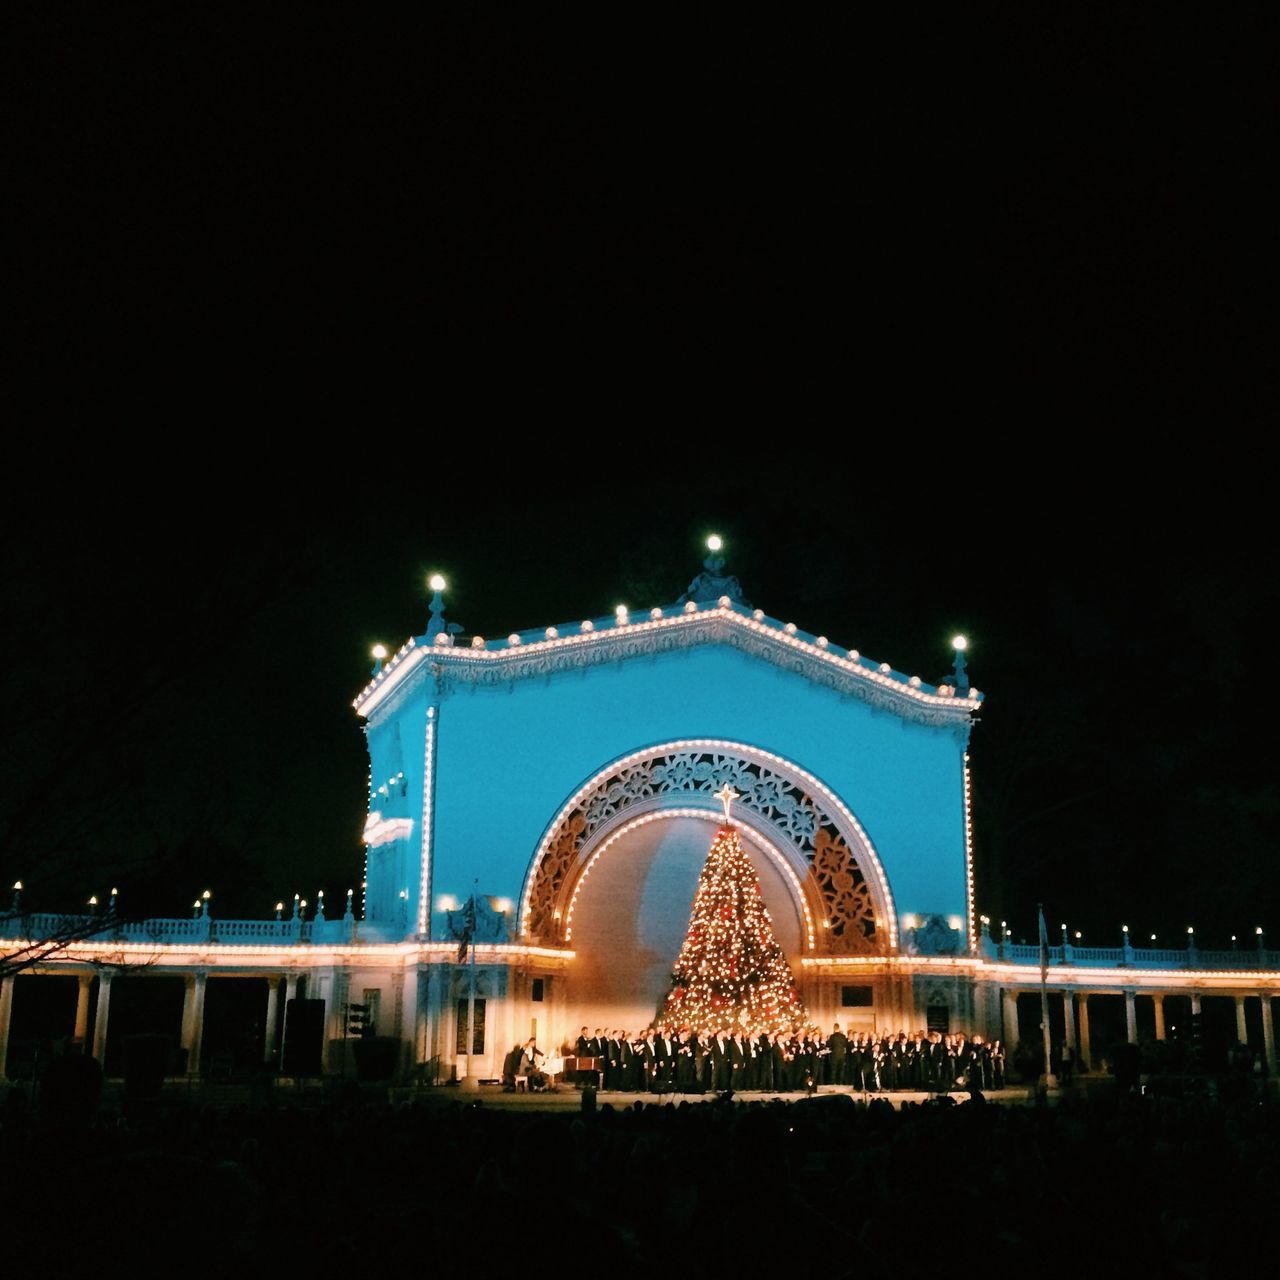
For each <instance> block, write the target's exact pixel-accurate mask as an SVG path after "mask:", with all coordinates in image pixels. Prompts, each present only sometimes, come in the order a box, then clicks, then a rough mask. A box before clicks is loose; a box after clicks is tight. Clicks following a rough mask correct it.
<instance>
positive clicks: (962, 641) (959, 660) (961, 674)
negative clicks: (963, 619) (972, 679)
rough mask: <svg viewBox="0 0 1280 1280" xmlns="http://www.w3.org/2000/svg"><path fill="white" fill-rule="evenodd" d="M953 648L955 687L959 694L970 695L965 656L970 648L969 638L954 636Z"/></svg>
mask: <svg viewBox="0 0 1280 1280" xmlns="http://www.w3.org/2000/svg"><path fill="white" fill-rule="evenodd" d="M951 647H952V648H953V649H954V650H955V654H956V661H955V677H956V679H955V685H956V692H957V693H968V691H969V673H968V671H967V670H966V669H965V661H964V655H965V650H966V649H968V647H969V637H968V636H952V637H951Z"/></svg>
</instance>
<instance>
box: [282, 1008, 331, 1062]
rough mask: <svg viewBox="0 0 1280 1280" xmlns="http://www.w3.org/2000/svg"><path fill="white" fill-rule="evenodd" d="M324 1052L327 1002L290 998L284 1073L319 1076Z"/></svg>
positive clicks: (285, 1027) (286, 1026)
mask: <svg viewBox="0 0 1280 1280" xmlns="http://www.w3.org/2000/svg"><path fill="white" fill-rule="evenodd" d="M323 1053H324V1001H323V1000H290V1001H289V1002H288V1003H287V1004H286V1005H285V1007H284V1074H285V1075H287V1076H318V1075H320V1063H321V1060H322V1057H323Z"/></svg>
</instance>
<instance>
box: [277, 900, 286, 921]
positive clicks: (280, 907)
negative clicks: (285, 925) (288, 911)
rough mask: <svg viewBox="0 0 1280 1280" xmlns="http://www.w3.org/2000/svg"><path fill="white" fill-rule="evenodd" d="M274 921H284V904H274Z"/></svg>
mask: <svg viewBox="0 0 1280 1280" xmlns="http://www.w3.org/2000/svg"><path fill="white" fill-rule="evenodd" d="M276 919H277V920H283V919H284V903H283V902H277V903H276Z"/></svg>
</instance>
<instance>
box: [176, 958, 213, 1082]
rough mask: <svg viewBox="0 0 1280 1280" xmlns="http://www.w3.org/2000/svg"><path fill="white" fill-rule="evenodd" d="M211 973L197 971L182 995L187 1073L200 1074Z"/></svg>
mask: <svg viewBox="0 0 1280 1280" xmlns="http://www.w3.org/2000/svg"><path fill="white" fill-rule="evenodd" d="M208 981H209V975H208V974H207V973H204V972H197V973H195V974H193V975H192V976H191V977H190V978H188V979H187V987H186V991H185V992H184V993H183V997H182V1047H183V1048H184V1049H185V1050H186V1051H187V1075H189V1076H198V1075H199V1074H200V1044H201V1041H202V1040H203V1039H204V993H205V987H206V985H207V984H208Z"/></svg>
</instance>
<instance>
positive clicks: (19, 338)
mask: <svg viewBox="0 0 1280 1280" xmlns="http://www.w3.org/2000/svg"><path fill="white" fill-rule="evenodd" d="M307 21H308V22H311V23H321V22H323V21H324V20H323V19H317V18H313V17H311V16H310V15H308V18H307ZM973 21H974V22H975V23H976V24H977V25H970V26H968V27H965V28H964V29H962V30H957V31H943V30H941V29H940V28H936V27H935V28H930V29H928V30H920V31H899V32H893V33H882V32H877V33H874V34H873V33H870V32H867V31H860V30H855V29H852V28H847V27H832V28H830V29H817V28H814V29H807V30H791V31H788V32H781V31H773V30H770V29H768V28H764V27H746V26H741V25H739V26H736V27H735V28H734V29H733V31H732V32H730V33H726V32H725V31H723V30H712V29H692V28H690V29H688V30H683V31H681V32H679V33H676V32H657V31H650V32H645V33H634V32H633V33H630V34H628V35H627V36H626V38H625V39H623V38H620V37H619V36H618V35H616V34H615V33H611V32H606V31H603V30H601V31H599V32H584V31H578V32H577V33H576V34H575V36H574V37H573V38H572V39H560V38H559V37H558V36H556V35H553V34H552V33H549V32H546V31H542V32H540V33H539V34H538V36H537V37H536V38H535V37H533V36H531V35H530V34H529V33H527V32H520V31H516V30H509V29H497V28H492V27H491V28H488V29H485V30H475V31H472V32H470V33H468V34H467V35H465V36H459V35H458V34H457V33H455V32H447V33H446V32H443V31H440V30H435V31H429V32H418V31H415V32H408V31H397V30H392V29H390V28H377V27H376V26H375V25H374V24H373V22H372V21H370V23H369V24H368V25H367V26H363V27H361V28H359V29H356V28H348V27H346V26H332V27H323V26H298V27H296V28H292V29H290V30H288V31H281V30H270V29H267V28H265V27H264V28H257V29H253V30H233V29H231V28H230V27H229V26H228V25H227V20H226V17H225V10H223V9H221V8H220V7H217V6H212V5H194V6H187V7H184V8H183V10H182V12H181V13H174V12H162V13H159V14H151V15H149V16H147V17H146V18H143V17H140V16H138V15H136V14H135V15H131V16H125V15H121V14H119V13H110V12H108V11H102V12H100V13H99V14H98V15H97V16H96V17H94V18H88V19H86V18H84V17H82V16H76V17H71V16H69V15H66V14H52V15H41V16H40V17H39V18H38V19H32V20H30V22H29V25H28V27H27V28H26V29H22V27H21V24H19V30H18V32H17V35H16V41H17V47H19V48H20V49H21V51H22V53H23V55H24V56H23V58H22V60H21V61H22V70H21V72H20V73H19V74H18V75H17V77H16V80H15V86H16V100H17V103H18V107H17V110H16V111H15V112H14V113H13V124H12V126H11V129H10V137H9V139H8V142H9V153H10V156H11V163H10V165H9V168H10V169H11V171H12V172H13V173H14V174H15V175H16V181H15V183H14V191H15V195H14V197H13V200H12V208H11V210H10V212H11V214H13V215H14V217H15V219H16V223H15V225H16V230H15V232H14V233H13V235H12V236H11V238H10V244H9V249H8V253H9V256H10V273H9V278H10V283H9V289H8V292H9V295H10V298H11V303H12V305H11V308H10V311H11V319H12V320H13V321H15V322H16V324H15V331H14V334H13V337H12V339H11V341H10V343H9V344H8V362H9V364H10V366H11V367H12V370H13V376H12V378H11V382H10V385H11V388H12V393H11V395H10V397H9V400H10V405H11V408H12V409H13V410H14V412H12V413H10V414H9V415H7V416H9V417H10V419H11V430H12V432H13V442H12V443H11V444H10V446H9V450H8V452H9V462H10V466H9V467H8V468H6V470H7V472H8V475H7V480H8V484H7V485H6V489H7V496H6V502H5V507H4V510H3V512H2V513H0V532H2V533H3V550H2V552H0V587H2V588H3V590H4V599H5V609H4V614H3V622H2V623H0V649H2V650H3V652H2V653H0V658H2V659H3V667H2V670H3V675H2V677H0V678H2V679H3V680H4V682H5V692H6V694H7V698H6V707H7V711H8V714H7V716H6V717H5V721H4V728H3V731H0V751H2V754H0V768H2V769H3V788H2V790H0V875H3V876H4V877H5V879H6V880H9V881H11V880H12V878H13V877H14V876H16V875H21V876H22V878H23V879H24V880H25V881H26V882H27V883H28V885H30V886H31V890H30V898H29V901H30V902H31V905H37V903H38V905H41V906H54V905H57V906H71V905H74V904H75V903H77V902H79V901H81V900H83V898H84V897H86V896H87V895H88V893H89V892H93V891H97V892H99V893H101V892H103V891H104V890H105V889H106V888H109V887H110V882H111V881H113V880H118V881H119V882H120V885H121V887H122V889H124V890H125V891H126V893H127V895H128V896H129V898H130V900H131V901H133V902H135V903H136V902H145V903H146V905H147V907H148V908H149V909H154V910H158V911H165V912H168V911H173V912H181V911H182V910H183V909H184V907H185V905H186V904H188V903H189V902H190V900H191V898H192V896H194V894H195V892H197V891H198V890H199V889H201V888H203V887H205V886H206V885H209V886H211V887H213V888H214V890H215V891H216V894H217V904H218V909H219V910H221V911H223V912H224V913H227V914H237V913H248V914H261V913H265V912H266V910H267V909H268V908H269V906H270V904H271V903H273V902H274V901H275V900H276V898H278V897H282V896H283V897H288V896H289V895H291V894H292V893H293V892H294V891H295V890H296V891H300V892H303V893H304V894H306V895H307V896H310V897H314V890H315V889H316V888H318V887H320V886H323V887H325V889H326V891H327V892H328V893H329V894H331V895H334V896H338V895H340V893H341V892H342V891H344V890H345V889H346V887H347V886H348V885H349V884H352V883H354V882H355V881H356V879H357V878H358V873H359V865H360V848H359V844H358V832H359V827H360V822H361V820H362V816H363V788H364V779H365V763H364V755H363V746H362V739H361V735H360V732H359V728H358V722H357V720H356V718H355V716H354V714H353V713H352V712H351V710H350V706H349V703H350V699H351V697H352V696H353V694H354V693H355V692H356V691H357V690H358V689H359V687H360V686H361V684H362V683H363V680H364V678H365V676H366V674H367V667H368V663H367V659H366V657H365V655H366V653H367V650H368V647H369V645H370V644H371V643H372V642H373V641H374V640H379V639H381V640H385V641H387V642H389V643H398V642H399V641H400V640H402V639H403V638H404V637H405V636H406V635H408V634H410V633H411V632H413V631H418V630H420V629H421V627H422V623H423V620H424V618H425V610H426V602H425V593H424V589H423V581H424V577H425V574H426V573H427V572H428V571H430V570H432V569H436V568H439V569H441V570H443V571H444V572H445V573H446V574H448V576H449V577H450V580H451V582H452V583H453V585H454V590H453V591H452V592H451V596H450V612H451V615H452V616H453V617H455V618H457V619H459V620H461V621H462V622H463V623H464V624H465V625H466V627H467V628H468V630H479V631H481V632H483V633H485V634H505V632H507V631H509V630H511V629H512V628H515V627H522V626H533V625H539V624H545V623H550V622H558V621H564V620H567V619H575V618H581V617H583V616H586V615H588V614H591V613H599V612H604V611H607V610H609V609H611V608H612V606H613V605H614V604H615V603H617V602H618V601H619V600H626V601H627V602H628V603H630V604H632V605H633V606H635V607H641V606H648V605H650V604H653V603H658V602H662V601H666V600H670V599H673V598H674V597H675V596H676V595H677V594H678V593H679V592H680V591H681V590H682V589H683V587H684V585H685V584H686V583H687V581H688V580H689V578H690V577H691V576H692V575H693V573H694V572H695V571H696V569H697V566H698V558H699V553H698V545H699V542H700V539H701V536H702V535H703V534H704V533H705V532H706V531H707V529H709V528H711V527H715V528H717V529H719V531H720V532H722V533H724V534H725V535H726V536H727V537H728V538H729V540H730V542H729V545H730V548H731V552H730V563H731V567H732V568H733V570H734V571H735V572H737V573H738V574H739V575H740V577H741V578H742V581H743V584H744V587H745V589H746V591H747V593H748V595H749V596H750V597H751V598H752V599H753V601H755V602H756V603H759V604H761V605H762V606H763V607H765V608H766V609H768V610H769V612H771V613H773V614H775V615H777V616H780V617H784V618H789V619H794V621H796V622H797V624H798V625H800V626H802V627H805V628H809V629H813V630H816V631H823V632H826V633H827V634H829V635H830V636H831V637H832V639H833V640H834V641H836V642H837V643H847V644H852V645H856V646H857V647H859V648H860V649H861V650H862V651H863V652H866V653H868V654H871V655H873V656H875V657H877V658H884V659H887V660H889V661H891V662H893V664H894V665H895V666H896V667H898V668H900V669H904V670H908V671H917V672H919V673H920V674H921V675H923V676H924V677H926V678H928V679H936V678H937V676H938V675H939V674H940V673H941V671H942V670H943V668H944V666H945V663H946V658H947V654H946V641H947V638H948V637H949V635H950V634H951V633H952V632H953V631H954V630H955V629H957V628H962V629H964V630H966V631H968V632H969V633H970V635H971V636H972V637H973V643H974V648H973V654H972V671H973V674H974V678H975V681H976V683H978V684H979V686H980V687H981V688H983V689H984V691H986V692H987V694H988V696H989V699H990V701H989V704H988V709H987V711H986V713H985V714H984V717H983V722H982V724H981V725H980V726H979V727H978V728H977V730H976V731H975V736H974V745H973V757H974V769H975V788H976V803H977V820H978V829H977V845H978V857H979V907H980V909H982V910H984V911H987V912H988V913H989V914H991V915H993V916H995V917H997V918H999V917H1001V916H1004V915H1007V916H1008V917H1009V918H1010V919H1011V920H1013V921H1014V923H1015V928H1016V931H1017V932H1019V933H1029V932H1030V931H1031V929H1032V927H1033V919H1034V915H1033V913H1034V903H1035V902H1036V900H1037V899H1038V898H1041V897H1043V899H1044V900H1045V901H1046V904H1047V907H1048V910H1049V913H1050V915H1051V916H1053V917H1055V918H1056V917H1062V918H1065V919H1067V920H1068V921H1069V922H1071V923H1072V925H1073V927H1080V928H1082V929H1084V931H1085V934H1086V937H1087V938H1088V939H1089V940H1091V941H1092V940H1097V941H1099V942H1101V941H1103V940H1104V939H1105V940H1107V941H1110V940H1113V939H1114V938H1115V937H1116V936H1118V933H1117V931H1118V928H1119V924H1120V923H1121V921H1122V920H1123V921H1125V922H1127V923H1129V924H1130V925H1131V926H1133V928H1134V929H1135V931H1137V932H1140V933H1143V932H1145V933H1149V932H1150V931H1151V930H1155V931H1157V932H1159V933H1160V934H1161V935H1162V937H1163V938H1172V937H1174V936H1175V935H1177V936H1180V937H1184V936H1185V928H1186V925H1187V924H1189V923H1194V924H1195V925H1196V926H1197V929H1198V931H1199V932H1200V934H1201V936H1202V938H1204V939H1205V941H1206V942H1212V941H1220V940H1223V939H1225V938H1226V937H1227V936H1228V935H1229V934H1230V933H1231V932H1233V931H1235V932H1239V933H1241V934H1244V933H1246V932H1248V933H1251V932H1252V928H1253V926H1254V925H1255V924H1259V923H1261V924H1266V925H1268V927H1272V926H1274V928H1275V929H1277V930H1280V921H1275V920H1271V919H1269V915H1270V914H1274V912H1273V904H1274V903H1276V902H1277V901H1280V871H1278V870H1277V866H1278V865H1280V864H1278V862H1277V859H1276V857H1275V852H1274V851H1275V849H1276V840H1277V834H1278V833H1277V825H1278V823H1277V810H1278V800H1277V794H1276V786H1275V779H1276V776H1277V759H1276V755H1277V752H1276V747H1275V745H1274V735H1273V734H1271V733H1270V732H1269V731H1268V730H1267V728H1266V725H1267V720H1268V716H1267V711H1266V707H1267V700H1268V698H1269V696H1270V693H1269V685H1270V681H1271V674H1270V672H1271V666H1272V653H1273V650H1274V648H1275V639H1274V636H1273V627H1272V626H1271V625H1270V619H1271V617H1272V615H1273V614H1274V613H1275V612H1276V605H1277V601H1276V594H1277V593H1276V587H1275V577H1274V572H1273V568H1272V563H1271V562H1272V559H1273V556H1274V545H1275V537H1274V533H1273V528H1274V497H1273V492H1272V477H1273V474H1274V466H1273V460H1272V448H1271V444H1270V436H1271V432H1272V431H1273V430H1274V417H1275V414H1274V399H1273V397H1272V396H1271V395H1270V393H1271V392H1272V390H1273V387H1274V380H1273V377H1272V373H1271V370H1270V368H1269V362H1270V361H1271V360H1273V351H1274V325H1273V323H1272V314H1271V313H1272V310H1273V304H1272V300H1273V299H1274V297H1275V296H1276V295H1277V290H1276V284H1277V281H1276V261H1275V233H1274V227H1275V226H1276V225H1277V219H1276V212H1277V211H1276V209H1275V207H1274V198H1273V196H1272V193H1271V184H1270V181H1269V179H1270V177H1271V174H1270V167H1271V166H1270V163H1269V157H1270V156H1271V155H1273V154H1274V152H1275V147H1274V143H1275V139H1274V136H1273V134H1274V127H1273V125H1272V124H1271V123H1270V121H1271V120H1273V119H1274V107H1275V104H1274V101H1273V100H1272V99H1273V90H1272V88H1271V81H1270V79H1268V78H1267V77H1266V76H1264V75H1263V74H1262V73H1261V71H1260V70H1258V69H1255V68H1253V67H1252V66H1251V65H1250V61H1251V50H1252V49H1253V48H1255V47H1259V44H1260V41H1261V33H1260V32H1259V31H1256V30H1253V29H1252V28H1251V26H1250V25H1249V24H1250V22H1251V21H1252V20H1251V19H1249V18H1247V17H1241V16H1238V15H1237V16H1230V15H1228V16H1222V15H1215V16H1214V19H1213V23H1214V25H1208V24H1207V21H1206V20H1205V19H1204V18H1203V16H1202V17H1201V18H1200V19H1198V21H1197V24H1196V25H1190V26H1174V25H1163V24H1164V23H1165V22H1166V21H1168V22H1170V23H1172V22H1174V21H1176V20H1173V19H1166V18H1165V17H1164V16H1163V15H1160V16H1154V15H1148V16H1147V17H1145V18H1140V17H1132V18H1128V17H1124V18H1122V17H1118V16H1115V15H1112V16H1108V17H1106V18H1100V17H1099V16H1098V15H1096V14H1094V15H1090V16H1084V15H1080V14H1071V13H1068V12H1067V11H1065V10H1058V9H1052V10H1049V9H1041V8H1039V7H1037V6H1026V7H1020V8H1019V10H1018V12H1017V13H1016V14H1014V15H1010V14H1004V15H1002V16H1001V18H1000V19H999V21H998V22H997V20H996V19H995V18H993V17H985V18H978V19H974V20H973ZM1269 400H1270V402H1271V403H1270V407H1269V408H1267V407H1266V406H1267V405H1268V401H1269ZM1259 406H1263V407H1259Z"/></svg>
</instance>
